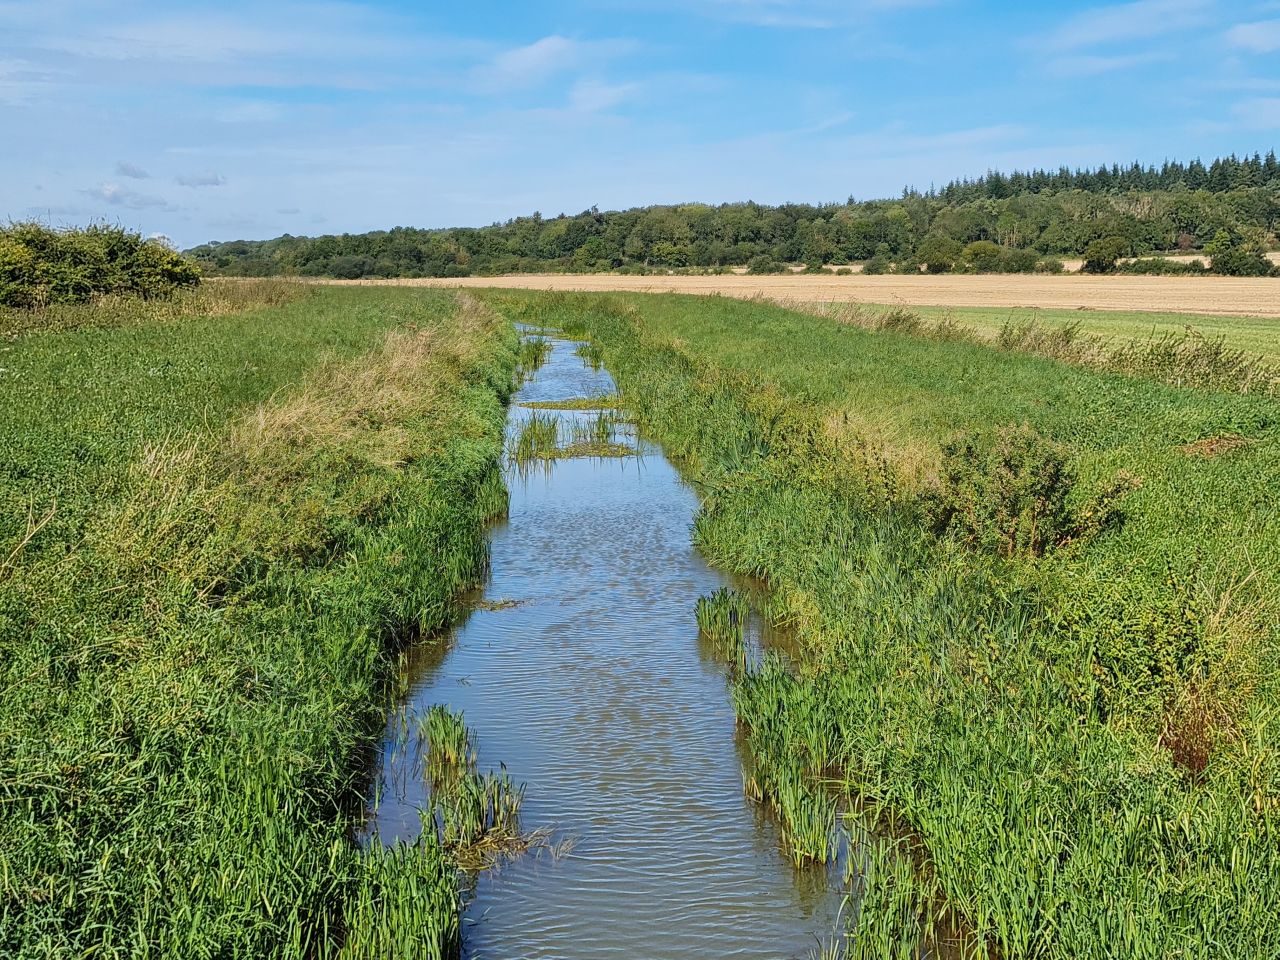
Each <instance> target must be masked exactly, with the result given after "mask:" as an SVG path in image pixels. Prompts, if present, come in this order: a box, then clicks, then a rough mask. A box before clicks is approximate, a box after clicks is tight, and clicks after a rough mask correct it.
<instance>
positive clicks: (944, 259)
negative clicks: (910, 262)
mask: <svg viewBox="0 0 1280 960" xmlns="http://www.w3.org/2000/svg"><path fill="white" fill-rule="evenodd" d="M963 252H964V249H963V248H962V247H961V246H960V244H959V243H957V242H956V241H955V240H952V239H951V238H950V237H944V236H941V235H940V234H936V233H931V234H929V236H927V237H925V238H924V239H923V240H921V241H920V246H919V248H918V249H917V250H916V258H917V259H918V260H919V261H920V262H921V263H922V264H924V266H925V269H926V270H928V271H929V273H950V272H951V271H952V270H954V269H955V266H956V263H957V262H958V261H959V260H960V256H961V254H962V253H963Z"/></svg>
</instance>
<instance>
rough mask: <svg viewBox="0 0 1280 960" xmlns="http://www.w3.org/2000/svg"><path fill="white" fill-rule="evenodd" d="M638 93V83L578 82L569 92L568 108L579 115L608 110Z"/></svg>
mask: <svg viewBox="0 0 1280 960" xmlns="http://www.w3.org/2000/svg"><path fill="white" fill-rule="evenodd" d="M639 92H640V84H638V83H602V82H600V81H599V80H579V81H578V82H576V83H575V84H574V85H573V87H572V88H571V89H570V90H569V106H570V108H571V109H573V110H577V111H578V112H580V113H597V112H599V111H601V110H609V109H612V108H613V107H616V106H618V105H619V104H621V103H623V102H625V101H627V100H630V99H631V98H633V97H634V96H636V94H638V93H639Z"/></svg>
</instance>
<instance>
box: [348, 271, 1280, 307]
mask: <svg viewBox="0 0 1280 960" xmlns="http://www.w3.org/2000/svg"><path fill="white" fill-rule="evenodd" d="M332 282H335V283H356V284H394V285H417V286H427V287H503V288H507V289H518V290H572V291H587V292H605V291H625V292H630V293H696V294H719V295H721V296H728V297H738V298H740V299H751V298H752V297H762V298H766V299H771V300H790V301H826V302H846V303H878V304H906V305H909V306H920V307H1014V308H1018V307H1022V308H1032V309H1048V310H1120V311H1128V312H1134V311H1141V312H1156V313H1187V314H1201V315H1207V316H1252V317H1272V318H1280V281H1276V280H1273V279H1245V278H1236V277H1085V276H1037V275H1024V274H990V275H980V276H954V275H950V276H918V277H909V276H892V275H890V276H870V277H868V276H860V275H854V276H847V277H837V276H818V275H813V274H806V275H800V274H792V275H782V276H765V277H748V276H735V275H727V276H699V277H691V276H668V277H661V276H644V277H637V276H620V275H616V274H524V275H516V276H503V277H462V278H456V279H455V278H449V279H421V280H352V281H332Z"/></svg>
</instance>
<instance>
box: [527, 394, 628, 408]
mask: <svg viewBox="0 0 1280 960" xmlns="http://www.w3.org/2000/svg"><path fill="white" fill-rule="evenodd" d="M621 404H622V401H621V399H620V398H619V397H618V396H616V395H613V394H608V395H601V396H598V397H574V398H572V399H569V400H526V401H523V402H522V403H521V404H520V406H521V407H524V408H525V409H526V410H618V409H620V408H621Z"/></svg>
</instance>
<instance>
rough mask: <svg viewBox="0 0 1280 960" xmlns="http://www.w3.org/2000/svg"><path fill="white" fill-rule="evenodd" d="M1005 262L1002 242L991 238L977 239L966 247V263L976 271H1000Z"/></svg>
mask: <svg viewBox="0 0 1280 960" xmlns="http://www.w3.org/2000/svg"><path fill="white" fill-rule="evenodd" d="M1003 262H1004V251H1003V250H1002V249H1001V248H1000V244H998V243H992V242H991V241H990V240H975V241H973V243H971V244H969V245H968V246H967V247H965V248H964V263H965V266H967V267H968V268H969V269H970V270H972V271H974V272H975V273H999V272H1000V269H1001V265H1002V263H1003Z"/></svg>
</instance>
